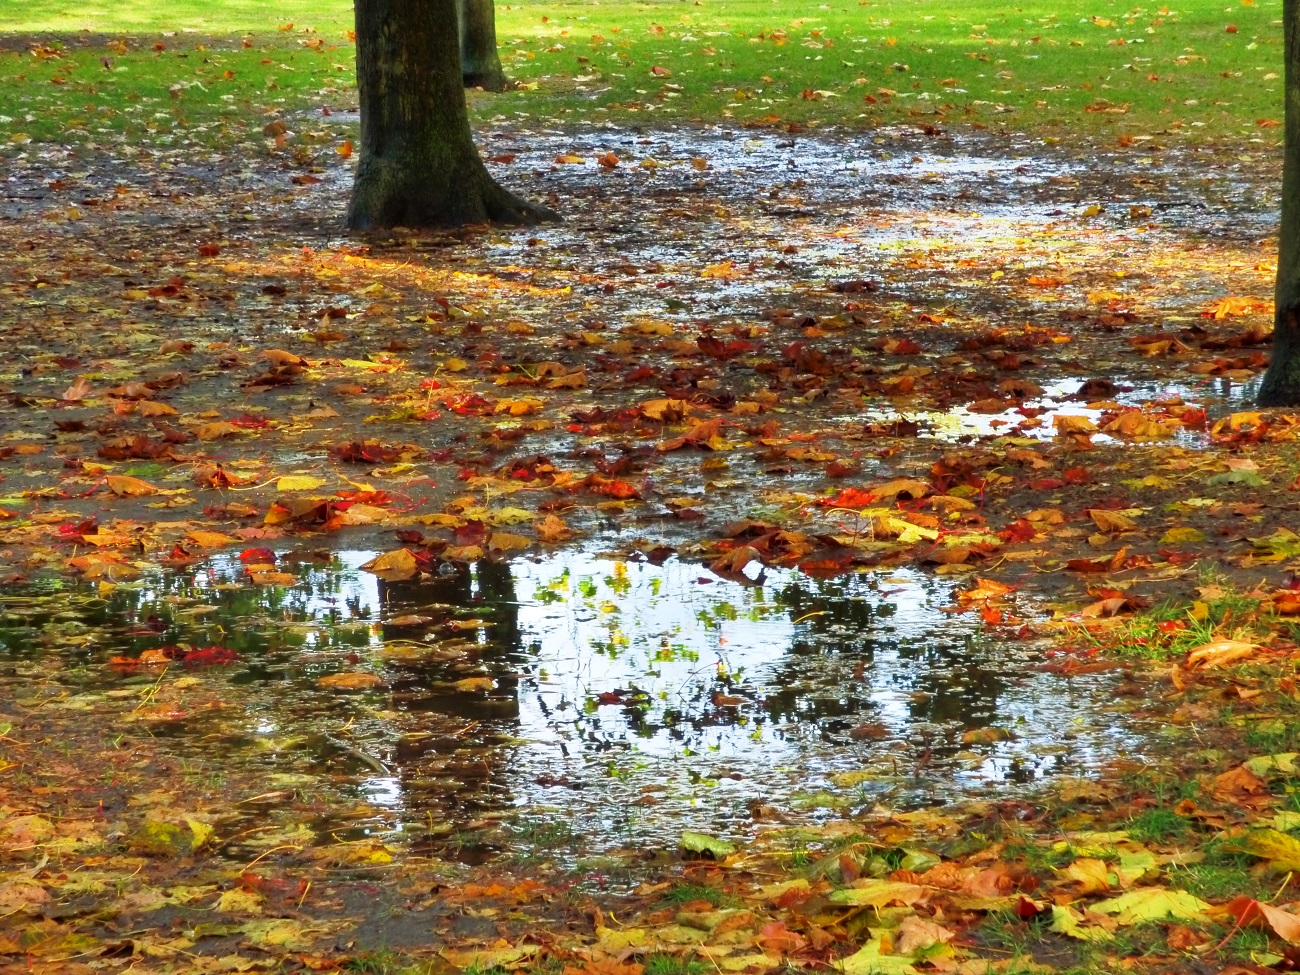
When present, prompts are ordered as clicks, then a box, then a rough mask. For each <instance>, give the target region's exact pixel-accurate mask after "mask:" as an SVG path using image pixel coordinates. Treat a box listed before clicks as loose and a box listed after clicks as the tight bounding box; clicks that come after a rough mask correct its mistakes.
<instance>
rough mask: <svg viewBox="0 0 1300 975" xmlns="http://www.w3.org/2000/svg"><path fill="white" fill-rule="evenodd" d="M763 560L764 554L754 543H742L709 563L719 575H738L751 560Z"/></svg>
mask: <svg viewBox="0 0 1300 975" xmlns="http://www.w3.org/2000/svg"><path fill="white" fill-rule="evenodd" d="M762 561H763V556H762V554H761V553H760V552H759V551H758V549H756V548H754V547H753V546H752V545H741V546H740V547H738V548H734V549H732V550H731V551H730V552H727V553H726V554H725V555H721V556H719V557H718V558H716V559H714V560H713V562H711V563H710V564H709V568H710V569H712V570H713V571H714V572H716V573H718V574H719V575H738V574H740V573H742V572H744V570H745V566H747V565H749V563H751V562H759V563H761V562H762Z"/></svg>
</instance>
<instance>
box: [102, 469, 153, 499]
mask: <svg viewBox="0 0 1300 975" xmlns="http://www.w3.org/2000/svg"><path fill="white" fill-rule="evenodd" d="M104 482H105V483H106V484H107V485H108V489H109V490H110V491H112V492H113V493H114V494H116V495H118V496H125V497H130V498H134V497H139V496H140V495H142V494H157V493H158V492H159V490H161V489H160V488H157V487H154V486H153V485H152V484H150V483H149V482H148V481H142V480H140V478H138V477H128V476H127V475H126V474H109V475H108V477H106V478H104Z"/></svg>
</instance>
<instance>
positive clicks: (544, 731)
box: [0, 552, 1142, 859]
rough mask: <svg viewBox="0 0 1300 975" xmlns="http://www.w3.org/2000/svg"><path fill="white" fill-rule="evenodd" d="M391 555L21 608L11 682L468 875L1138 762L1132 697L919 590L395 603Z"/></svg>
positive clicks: (546, 570) (538, 580) (665, 573)
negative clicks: (387, 571)
mask: <svg viewBox="0 0 1300 975" xmlns="http://www.w3.org/2000/svg"><path fill="white" fill-rule="evenodd" d="M373 554H374V553H361V552H340V553H335V554H333V555H332V556H330V557H327V561H324V562H321V561H318V558H319V557H318V556H316V555H313V554H311V553H308V554H307V555H306V556H304V559H305V561H303V562H301V563H299V564H298V565H297V566H296V567H294V566H293V565H292V557H290V559H288V560H284V561H285V562H286V563H287V564H288V565H289V566H290V568H291V571H293V572H294V573H295V574H296V575H297V576H298V578H299V581H298V582H297V583H296V584H295V585H293V586H287V587H283V588H280V587H275V588H270V587H262V588H257V589H249V588H248V587H247V586H246V585H245V584H243V582H242V577H243V566H242V565H241V564H240V563H239V562H238V560H233V559H232V560H229V561H226V560H220V559H217V560H214V561H213V563H212V564H211V565H210V566H209V567H204V568H201V569H197V570H194V571H189V572H185V573H176V574H168V575H164V576H150V577H148V578H147V579H145V580H142V581H140V582H139V583H136V584H133V585H130V586H123V587H121V588H119V589H117V590H116V591H114V592H112V593H109V594H107V595H105V596H100V595H98V594H96V593H95V592H94V591H92V590H86V589H82V588H76V587H74V588H71V589H67V588H61V589H58V590H56V591H47V592H46V593H45V594H39V593H38V592H31V593H26V594H21V595H20V594H18V593H14V592H9V593H7V594H5V595H4V596H2V597H0V605H2V606H3V610H4V615H3V617H2V618H0V641H2V642H3V646H4V653H3V658H0V659H2V660H3V667H4V674H5V676H4V683H5V684H6V685H7V686H8V687H9V689H10V693H11V694H12V695H13V697H14V699H15V700H16V702H17V703H18V704H19V706H21V707H32V706H34V705H35V704H36V703H37V702H38V701H39V706H40V707H41V708H42V709H45V710H57V709H70V710H73V711H81V712H85V713H86V714H87V715H90V714H95V715H96V716H97V717H98V719H99V720H101V721H106V722H109V723H110V724H113V725H119V724H120V725H121V726H122V728H123V731H124V732H126V733H128V734H133V735H134V734H139V733H141V725H142V724H143V727H144V728H145V729H147V731H146V732H145V733H147V734H149V735H151V736H154V737H155V738H156V739H157V744H158V745H159V746H160V747H162V748H163V749H164V750H165V751H166V752H168V753H170V754H173V755H174V756H176V757H178V758H179V759H180V760H181V761H182V762H184V763H192V764H194V765H195V766H201V767H202V768H203V769H204V770H205V772H206V773H207V774H209V775H211V776H218V777H219V776H223V775H237V776H239V777H241V778H242V779H244V780H245V781H248V780H250V779H251V781H253V782H255V783H261V785H262V786H263V787H264V789H265V792H266V793H268V794H274V793H277V792H281V791H287V792H290V793H293V792H298V793H301V794H304V795H306V796H310V797H312V799H313V801H315V802H318V803H322V804H323V805H325V806H327V807H329V808H330V809H331V810H334V812H332V813H331V814H328V815H326V816H324V817H322V818H320V819H318V820H317V821H315V822H313V823H312V824H311V828H312V829H313V830H315V831H317V833H318V835H319V837H320V839H321V841H322V842H324V841H329V842H333V841H336V840H338V839H352V840H356V839H361V838H363V837H371V838H375V839H379V840H382V841H384V842H386V843H390V844H397V845H411V846H414V847H416V848H419V849H423V850H425V851H426V852H436V853H438V854H439V855H441V856H444V857H447V858H451V859H457V858H462V857H470V858H471V859H473V858H479V857H482V856H486V855H488V854H489V853H491V852H493V851H495V852H496V853H501V854H504V853H510V854H513V855H520V854H521V853H526V852H527V851H529V850H531V849H534V848H541V849H543V850H546V851H549V853H550V855H551V856H560V857H562V858H572V857H574V856H577V855H591V854H599V853H603V852H607V851H609V850H613V849H625V848H629V847H634V846H646V847H649V848H669V849H670V848H672V847H673V846H674V845H675V844H676V842H677V839H678V837H679V836H680V834H681V833H682V831H684V830H696V831H702V832H707V833H715V834H721V835H727V836H731V837H736V838H739V837H743V836H747V835H750V834H752V831H753V830H754V829H755V828H756V827H757V826H761V825H762V824H763V823H764V822H765V821H767V820H768V819H770V818H771V817H772V816H776V815H778V812H777V811H778V810H780V813H779V815H784V816H793V817H795V818H796V819H801V818H806V819H808V820H809V821H815V820H817V819H820V818H824V817H826V816H840V815H843V814H845V813H846V812H848V811H851V810H858V809H863V808H870V807H871V806H873V805H875V804H877V803H886V804H889V805H891V806H897V807H910V806H915V805H918V804H919V805H928V804H932V803H935V802H942V801H946V800H950V799H955V798H971V797H991V796H997V797H1004V798H1005V797H1007V796H1011V795H1016V794H1018V793H1020V792H1021V791H1022V790H1024V789H1026V788H1030V787H1034V786H1039V785H1041V784H1043V783H1044V782H1045V781H1049V780H1051V779H1053V778H1056V777H1060V776H1062V775H1065V776H1079V775H1084V774H1088V773H1090V772H1093V771H1096V770H1097V769H1098V768H1100V767H1101V766H1103V765H1106V764H1108V763H1111V762H1113V761H1115V760H1116V759H1118V758H1134V757H1136V756H1137V755H1138V754H1139V753H1140V751H1141V747H1142V745H1141V739H1140V738H1139V737H1138V735H1137V734H1136V733H1134V732H1133V731H1130V730H1128V729H1127V728H1126V727H1125V724H1124V721H1123V718H1122V714H1123V712H1124V711H1125V710H1127V708H1126V707H1119V706H1117V705H1116V702H1115V699H1114V698H1113V696H1112V695H1113V690H1114V687H1115V686H1116V685H1117V684H1118V683H1120V680H1121V678H1120V677H1119V675H1117V674H1116V673H1113V672H1111V673H1098V674H1092V675H1083V676H1076V677H1073V678H1066V677H1063V676H1061V675H1060V674H1059V673H1049V672H1047V671H1046V670H1045V668H1044V666H1043V664H1044V663H1045V662H1046V659H1045V658H1044V656H1043V651H1044V645H1043V644H1042V642H1041V641H1016V640H1013V639H1007V638H1006V637H1005V636H1004V637H997V636H994V635H990V634H989V633H987V632H986V631H985V630H984V629H983V625H982V623H981V622H980V621H979V619H978V618H977V617H975V616H974V614H966V615H958V614H955V613H954V612H952V610H953V609H954V607H953V606H952V605H951V602H952V586H951V584H946V583H942V582H937V581H935V580H933V579H929V578H927V577H926V576H925V575H923V574H920V573H916V572H913V571H909V570H898V571H894V572H882V573H865V574H858V575H851V576H845V577H840V578H836V579H816V578H811V577H808V576H804V575H802V574H800V573H797V572H790V571H784V570H767V571H764V572H763V573H762V575H761V577H757V572H755V575H756V577H757V578H756V580H755V581H754V582H752V583H749V584H740V583H737V582H735V581H729V580H727V579H723V578H720V577H718V576H716V575H714V574H713V573H710V572H708V571H707V570H702V569H701V568H700V567H699V566H694V565H689V564H684V563H682V562H679V561H677V560H675V559H671V560H669V561H667V562H665V563H664V564H662V565H654V564H651V563H649V562H645V561H640V562H629V561H625V560H620V559H615V558H610V557H600V556H599V555H596V554H581V553H572V554H561V555H555V556H548V557H543V558H532V559H529V558H519V559H514V560H512V561H509V562H502V563H491V562H480V563H478V564H477V565H475V566H474V567H472V568H466V567H457V566H453V565H451V564H450V563H444V565H443V567H442V568H443V571H442V572H439V573H437V576H436V578H435V579H433V580H430V581H428V582H415V581H413V582H405V583H385V582H383V581H381V580H378V579H376V578H375V577H374V576H373V575H370V574H368V573H364V572H360V571H358V566H359V565H361V564H362V563H364V562H365V561H366V560H367V559H368V558H370V557H371V556H372V555H373ZM757 568H758V566H755V570H757ZM213 646H217V647H220V648H222V653H221V654H220V655H218V656H216V657H214V656H213V655H212V653H211V652H210V651H208V650H207V649H206V648H210V647H213ZM196 651H197V655H196ZM187 654H188V656H187ZM337 675H354V676H357V677H359V681H358V683H357V684H356V686H355V687H350V686H344V687H331V686H330V682H331V679H333V678H335V677H336V676H337ZM33 681H36V682H37V684H36V685H33ZM168 686H169V687H170V690H169V691H168V692H167V693H165V694H164V695H163V696H162V698H157V695H158V691H159V688H160V687H168ZM239 798H240V799H244V800H247V799H249V798H250V797H248V796H241V797H239ZM255 805H257V804H255ZM264 815H265V810H263V809H260V808H258V809H256V811H255V816H254V818H257V819H259V821H262V825H263V826H265V825H266V823H265V821H264V820H262V817H264ZM496 819H504V821H506V822H507V823H509V829H508V830H507V831H506V832H505V833H502V832H501V831H500V829H487V830H486V832H484V830H485V821H487V822H490V821H492V820H496ZM223 826H224V828H225V830H227V831H230V832H234V833H238V832H239V829H238V827H239V823H238V822H237V821H236V822H231V821H227V822H225V823H223ZM331 838H332V839H331ZM507 845H508V846H509V849H508V850H507V849H506V848H505V847H506V846H507ZM228 853H229V854H230V855H232V856H234V857H236V858H239V857H246V856H248V855H249V849H248V848H246V847H244V846H243V845H241V844H240V843H239V842H234V843H233V844H232V845H231V847H230V849H229V850H228ZM254 855H255V854H254Z"/></svg>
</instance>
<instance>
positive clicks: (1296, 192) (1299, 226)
mask: <svg viewBox="0 0 1300 975" xmlns="http://www.w3.org/2000/svg"><path fill="white" fill-rule="evenodd" d="M1282 21H1283V28H1282V29H1283V31H1284V32H1285V34H1286V55H1285V58H1286V79H1285V81H1284V83H1283V89H1284V90H1285V92H1286V136H1285V149H1284V155H1283V158H1282V229H1281V231H1280V232H1279V234H1278V242H1277V289H1276V292H1275V294H1274V300H1275V302H1276V311H1275V312H1274V313H1273V358H1272V361H1270V362H1269V365H1268V372H1266V373H1264V381H1263V382H1262V383H1261V384H1260V387H1259V398H1258V402H1259V405H1260V406H1300V0H1283V4H1282Z"/></svg>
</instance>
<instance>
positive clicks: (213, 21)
mask: <svg viewBox="0 0 1300 975" xmlns="http://www.w3.org/2000/svg"><path fill="white" fill-rule="evenodd" d="M350 20H351V8H350V6H348V5H345V4H340V3H338V2H331V0H281V2H279V3H276V4H274V5H266V4H262V3H255V2H252V0H225V2H219V3H215V4H213V3H206V4H205V3H198V2H196V0H179V2H174V3H169V4H162V3H157V2H153V3H138V2H137V3H122V4H112V5H109V4H102V5H95V6H81V5H75V4H71V3H61V4H44V3H42V4H37V3H33V2H31V0H0V42H3V45H4V47H5V50H4V51H3V52H2V53H0V115H3V116H4V117H5V119H6V121H4V122H3V123H2V124H0V138H3V139H4V140H7V141H8V142H10V143H11V145H22V144H25V143H26V142H28V141H65V142H74V143H88V142H101V143H105V144H112V143H114V142H121V141H122V140H126V141H128V142H130V141H138V140H141V139H149V140H150V141H151V142H155V143H160V144H162V145H164V146H165V145H169V144H170V145H173V146H177V147H182V146H185V145H187V144H190V143H194V144H196V145H198V146H211V147H222V146H224V145H229V144H230V143H231V142H232V141H242V140H246V139H247V140H253V141H255V140H258V139H261V138H262V137H263V136H262V127H263V126H264V125H265V123H266V121H267V118H268V117H269V116H274V115H277V114H280V113H284V112H293V111H295V110H299V109H301V108H305V107H327V108H330V109H331V111H337V110H341V109H348V108H351V107H353V106H354V104H355V99H354V96H353V85H354V77H355V76H354V73H353V45H352V42H351V40H350V39H349V33H348V28H349V26H350ZM498 36H499V38H500V41H501V45H502V56H503V61H504V63H505V65H506V68H507V70H508V72H509V73H510V74H511V75H512V76H513V77H515V78H517V79H518V80H519V81H520V82H521V83H522V87H521V89H520V90H518V91H514V92H510V93H507V94H504V95H498V96H479V97H476V98H475V100H474V102H475V109H476V111H477V113H478V115H479V118H480V119H481V120H485V119H492V118H497V117H503V118H505V119H521V120H523V119H533V120H541V119H550V120H556V121H560V122H567V121H571V122H572V123H574V124H575V125H588V124H590V123H591V122H593V121H600V120H605V119H609V120H616V121H620V122H624V123H627V122H633V123H637V124H645V125H653V124H656V123H657V122H659V121H662V120H668V119H674V120H680V119H688V120H689V119H701V120H705V121H716V120H719V119H734V120H735V121H736V122H737V123H749V124H761V125H772V126H788V125H791V124H794V125H795V126H796V128H798V127H799V126H815V125H823V126H824V125H829V124H847V125H850V126H855V127H870V126H872V125H876V124H881V123H889V122H899V121H912V122H916V123H919V124H926V125H938V126H941V127H944V128H961V127H963V126H969V125H975V126H983V127H988V128H997V129H1002V128H1005V129H1009V130H1015V131H1022V132H1029V133H1033V134H1034V135H1037V136H1042V137H1045V138H1049V139H1050V138H1066V137H1070V136H1086V137H1088V138H1092V139H1096V140H1099V141H1101V142H1103V143H1116V142H1118V143H1119V144H1128V143H1129V142H1131V141H1136V142H1137V143H1139V144H1141V143H1143V142H1145V141H1147V140H1148V139H1150V140H1153V141H1155V142H1158V143H1174V142H1181V141H1186V140H1192V141H1215V142H1229V143H1235V142H1240V143H1247V142H1249V141H1251V140H1262V144H1264V145H1270V146H1271V145H1273V144H1276V143H1277V141H1278V138H1279V135H1280V131H1281V130H1280V127H1278V126H1276V123H1277V122H1278V121H1280V119H1281V115H1282V91H1281V88H1282V80H1281V77H1280V73H1281V64H1282V28H1281V4H1280V3H1279V2H1278V0H1235V2H1233V3H1232V4H1231V5H1227V6H1225V0H1215V2H1211V0H1189V2H1187V3H1179V4H1177V5H1176V6H1175V7H1173V8H1170V7H1165V6H1159V5H1147V6H1133V5H1130V4H1128V3H1118V2H1114V0H1097V2H1096V3H1095V4H1093V5H1092V6H1088V7H1076V6H1074V5H1071V4H1066V3H1062V2H1061V0H1046V2H1044V0H1038V2H1033V3H1027V4H1024V5H1022V6H1015V7H1009V6H1006V5H1004V4H1001V3H995V2H991V0H970V2H965V3H957V2H953V0H837V2H834V3H827V4H802V5H797V4H792V3H782V2H776V0H730V2H719V0H696V2H686V0H652V2H641V3H634V2H628V0H619V2H610V0H603V2H602V0H582V2H574V0H551V2H547V3H527V4H523V5H518V4H511V5H500V6H499V7H498ZM338 136H339V133H338V132H323V133H322V134H320V135H319V138H320V139H321V140H322V141H326V140H330V139H335V138H337V137H338ZM1260 144H1261V143H1260V142H1256V144H1255V146H1254V147H1255V148H1259V145H1260Z"/></svg>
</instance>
